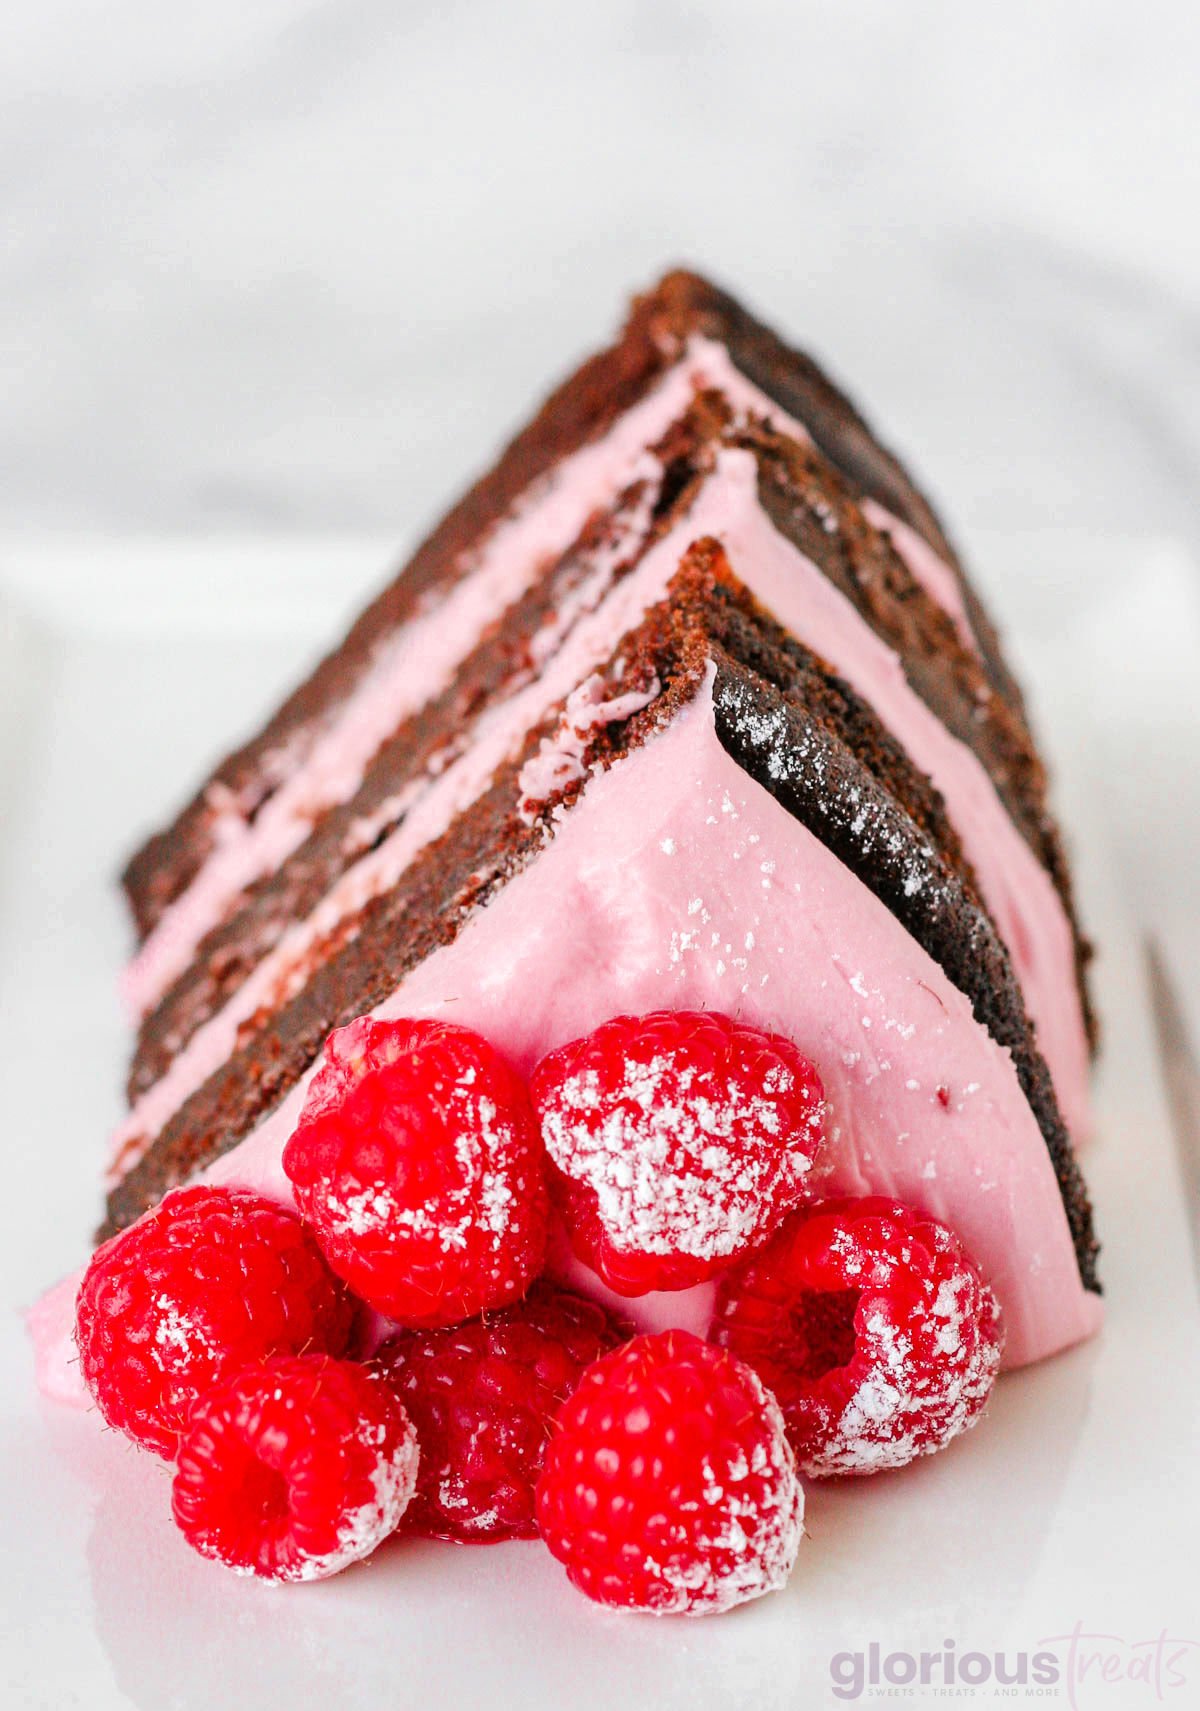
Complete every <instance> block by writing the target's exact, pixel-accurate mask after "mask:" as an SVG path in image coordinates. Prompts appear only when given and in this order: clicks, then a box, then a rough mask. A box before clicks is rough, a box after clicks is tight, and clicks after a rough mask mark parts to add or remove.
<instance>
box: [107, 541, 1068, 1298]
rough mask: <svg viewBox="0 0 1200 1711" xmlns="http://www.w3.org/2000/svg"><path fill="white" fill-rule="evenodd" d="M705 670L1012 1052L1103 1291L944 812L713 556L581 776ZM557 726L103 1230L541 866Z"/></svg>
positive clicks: (237, 1072)
mask: <svg viewBox="0 0 1200 1711" xmlns="http://www.w3.org/2000/svg"><path fill="white" fill-rule="evenodd" d="M710 663H711V664H712V665H715V667H716V680H715V687H714V705H715V707H716V709H717V711H718V718H719V731H720V735H721V741H722V743H723V744H724V745H725V746H726V748H727V749H728V752H730V753H731V754H733V755H734V757H735V758H736V759H737V760H738V762H739V764H740V765H742V766H743V767H744V768H745V770H746V771H747V772H748V773H750V775H751V776H753V777H756V778H758V779H759V781H760V782H761V783H763V784H764V785H765V786H766V788H767V789H769V790H771V791H772V793H773V794H775V795H776V796H777V798H778V799H779V800H780V801H781V802H782V803H783V805H784V806H785V807H786V808H787V809H788V811H789V812H790V813H792V814H793V815H794V816H795V817H796V818H797V819H799V820H801V821H803V823H804V824H805V825H806V826H807V827H808V828H809V830H810V831H812V832H813V833H814V834H815V835H816V836H817V837H818V838H819V839H820V840H821V841H822V842H823V843H825V844H826V845H827V847H829V848H831V849H833V850H834V851H835V853H836V854H837V855H838V856H839V858H840V859H841V860H842V861H843V862H844V863H845V865H846V866H847V867H849V868H850V869H851V870H852V871H854V872H855V873H856V874H857V875H858V877H859V878H860V879H861V880H863V882H864V883H865V884H866V885H867V886H868V888H869V889H870V890H872V891H873V892H874V893H875V895H876V896H877V897H879V899H880V900H881V901H882V902H883V903H884V904H885V905H886V906H887V907H888V908H889V909H891V910H892V912H893V913H894V914H895V915H896V916H897V918H898V919H900V920H901V921H902V923H903V924H904V925H905V926H906V928H907V929H908V931H909V932H911V934H912V936H913V937H914V938H915V939H916V940H917V941H918V943H920V944H921V945H922V946H923V947H924V949H925V950H926V951H927V952H928V953H929V955H930V956H932V957H933V958H934V959H935V960H936V961H938V962H939V963H940V964H941V965H942V967H943V968H945V969H946V971H947V974H948V975H949V976H950V978H951V979H952V980H953V981H954V983H955V984H956V985H958V986H959V989H960V990H961V991H963V992H964V993H965V994H966V995H967V996H968V998H969V999H970V1001H971V1003H972V1006H973V1007H974V1009H975V1013H976V1016H977V1018H978V1020H979V1021H980V1023H981V1024H982V1025H983V1026H984V1027H986V1028H987V1029H988V1030H989V1031H990V1032H992V1035H993V1038H995V1039H996V1040H997V1041H999V1043H1001V1044H1003V1045H1005V1046H1007V1047H1008V1048H1009V1050H1010V1051H1011V1052H1012V1054H1013V1058H1014V1061H1015V1062H1016V1063H1017V1067H1018V1074H1019V1075H1020V1076H1021V1080H1022V1086H1023V1087H1026V1091H1027V1096H1028V1097H1029V1099H1030V1103H1031V1106H1032V1107H1033V1109H1034V1113H1035V1116H1036V1117H1037V1119H1038V1122H1039V1125H1040V1126H1041V1127H1042V1132H1043V1134H1044V1135H1045V1138H1046V1142H1047V1146H1048V1149H1049V1152H1050V1156H1051V1159H1052V1161H1053V1162H1054V1165H1055V1169H1056V1172H1057V1174H1058V1180H1059V1183H1060V1187H1061V1190H1062V1193H1063V1198H1064V1203H1065V1205H1066V1207H1067V1211H1068V1216H1069V1218H1070V1219H1071V1228H1072V1232H1073V1236H1074V1240H1075V1246H1076V1253H1077V1257H1078V1260H1079V1266H1080V1272H1081V1275H1082V1277H1083V1278H1084V1281H1085V1282H1086V1283H1087V1284H1088V1286H1089V1287H1092V1286H1094V1264H1093V1261H1094V1243H1093V1241H1092V1237H1091V1233H1090V1224H1089V1222H1088V1216H1087V1208H1086V1198H1085V1197H1084V1196H1083V1193H1082V1188H1081V1186H1080V1185H1079V1183H1078V1180H1077V1177H1076V1176H1075V1175H1074V1174H1073V1170H1074V1167H1073V1164H1072V1161H1071V1156H1070V1150H1069V1147H1068V1146H1067V1145H1066V1142H1065V1137H1064V1136H1063V1135H1062V1131H1061V1124H1058V1123H1057V1113H1056V1108H1055V1105H1054V1098H1053V1094H1052V1092H1051V1091H1050V1088H1049V1081H1048V1078H1047V1077H1046V1074H1045V1070H1044V1066H1041V1065H1040V1059H1039V1058H1038V1056H1037V1052H1036V1047H1035V1046H1034V1043H1033V1039H1032V1033H1031V1030H1030V1028H1029V1025H1028V1022H1027V1021H1026V1020H1025V1017H1024V1011H1023V1009H1022V1007H1021V1003H1020V998H1019V994H1017V992H1016V987H1015V983H1014V981H1013V977H1012V973H1011V968H1010V967H1009V965H1008V962H1007V957H1006V953H1005V952H1004V951H1003V949H1002V947H1001V946H1000V945H999V941H998V939H997V938H996V935H995V933H994V931H993V930H992V928H991V925H990V922H989V921H988V919H987V916H986V914H985V912H984V911H983V910H982V908H981V906H980V904H979V902H978V899H977V897H976V895H975V891H974V886H973V882H972V877H971V875H970V873H969V871H968V870H967V869H966V867H965V864H964V862H963V859H962V855H961V850H960V849H959V847H958V844H957V840H956V838H955V836H954V834H953V832H952V830H951V828H950V827H949V825H948V823H947V820H946V817H945V812H944V807H943V805H942V803H941V802H940V800H939V799H938V797H937V795H936V792H934V791H933V790H932V787H931V786H930V784H929V782H928V780H927V779H925V778H924V776H923V775H922V774H921V773H919V772H918V771H917V770H916V769H915V768H914V767H912V765H911V763H910V762H909V761H908V760H907V758H906V756H905V755H904V753H903V751H902V750H901V749H900V748H899V746H898V745H897V744H896V743H895V742H894V741H893V740H892V738H891V737H890V736H889V735H888V733H887V731H886V730H885V729H884V728H883V727H882V726H881V725H880V724H879V722H878V721H877V720H876V719H875V716H874V715H873V713H872V712H871V711H870V709H869V708H868V707H867V706H866V705H865V704H864V703H862V702H861V700H859V699H858V698H857V697H856V696H855V695H854V694H853V692H852V691H850V690H849V688H848V686H847V685H845V684H844V683H842V682H841V681H840V680H839V679H837V678H836V677H835V676H834V675H833V674H832V673H831V672H830V671H828V670H827V668H825V667H823V666H822V665H821V663H820V662H819V661H818V660H817V659H816V658H815V657H814V656H813V655H812V654H811V653H809V652H808V651H807V650H805V649H803V648H802V647H801V646H800V645H799V644H798V643H796V642H794V641H792V640H790V639H789V638H788V637H787V636H786V635H785V633H784V632H783V631H781V630H780V629H779V628H778V626H776V625H774V623H773V622H772V621H771V620H770V619H769V618H768V617H767V616H766V615H765V614H764V613H763V612H762V611H761V610H759V609H757V608H756V607H755V606H754V603H753V602H752V601H751V600H750V599H749V597H748V596H747V595H746V594H745V592H744V590H742V589H741V587H740V585H739V584H737V583H736V581H735V580H734V579H733V578H732V577H731V576H730V575H729V573H728V571H727V570H726V569H725V567H724V564H723V558H722V555H721V553H720V549H719V548H717V547H715V545H711V544H709V545H705V546H702V547H700V548H698V549H697V550H695V551H694V552H693V553H692V554H691V555H689V561H688V563H687V565H686V567H685V569H684V570H683V571H682V572H681V573H680V575H679V576H678V577H677V578H676V580H675V582H674V583H673V585H672V589H671V593H670V597H669V599H668V600H667V601H665V602H664V603H663V604H662V605H661V606H659V607H657V608H655V609H654V610H653V611H652V612H651V613H649V614H648V615H647V617H646V618H645V620H644V621H643V622H642V623H641V625H640V626H639V627H638V629H637V630H636V632H634V633H632V634H631V635H629V636H627V637H626V638H625V639H624V641H623V642H622V644H621V647H620V649H619V652H618V654H617V655H616V656H615V657H614V659H613V660H612V661H611V662H610V665H609V668H608V670H607V672H606V673H605V674H604V675H605V679H606V682H607V683H608V685H609V686H610V688H611V690H612V693H613V694H614V695H618V694H625V693H627V692H628V691H629V690H630V689H631V688H640V689H643V690H646V689H648V688H649V687H650V686H651V685H657V693H656V694H655V696H654V699H653V700H652V701H651V703H650V704H649V706H647V707H646V708H645V709H644V710H643V711H640V712H638V713H636V714H634V715H633V716H632V717H631V718H629V719H627V720H623V721H620V722H614V723H611V724H608V725H605V726H603V727H601V728H600V729H599V730H598V731H596V732H595V733H594V734H593V740H592V741H591V744H590V747H589V750H588V755H587V759H588V764H589V766H591V767H593V768H596V767H604V766H609V765H614V764H620V761H621V760H622V758H623V757H625V756H626V755H628V754H630V753H631V752H632V751H633V750H635V749H636V748H638V747H639V746H640V745H641V744H642V743H643V742H644V741H645V740H646V738H647V737H648V736H649V735H651V734H652V733H653V732H654V731H656V730H657V729H659V728H660V727H662V726H663V725H665V724H667V723H669V721H670V720H671V718H672V717H673V716H674V714H675V713H676V712H677V711H678V710H679V708H680V707H681V706H682V705H683V703H685V702H686V701H688V700H689V699H691V698H692V697H693V696H694V695H695V693H696V690H697V687H698V684H699V683H700V681H701V679H702V678H703V676H704V673H705V672H706V670H707V669H708V668H709V665H710ZM557 724H558V719H557V718H555V719H551V720H549V721H547V723H546V724H545V725H543V726H542V727H541V728H540V729H539V730H537V731H534V732H531V733H530V736H529V738H528V741H527V743H526V745H525V748H524V751H523V753H522V755H521V756H520V757H519V759H518V761H516V762H514V763H510V764H509V765H507V766H506V767H504V768H502V769H501V771H500V772H499V773H498V774H497V775H496V778H495V779H494V781H493V783H492V785H491V787H490V789H489V790H488V791H487V792H486V793H485V794H484V795H483V796H482V797H481V798H479V799H478V800H477V801H476V802H475V803H473V804H472V805H471V806H470V807H469V808H468V809H466V810H465V811H464V812H463V813H462V814H461V815H460V816H459V817H458V819H457V820H456V821H455V822H454V824H453V825H452V826H451V827H450V829H449V830H448V831H447V832H446V834H445V835H444V836H443V837H442V838H441V839H440V840H439V841H438V842H437V843H436V844H433V845H431V846H429V847H428V848H426V849H425V850H424V851H423V852H422V853H421V855H420V856H419V857H418V858H417V860H416V861H415V862H414V863H413V864H412V866H411V868H410V869H409V871H408V872H406V873H405V875H404V877H403V879H402V881H401V883H400V884H399V885H398V886H397V887H396V888H395V889H394V890H392V891H391V892H389V893H387V894H386V895H384V896H381V897H378V898H376V899H375V900H374V901H373V902H372V903H371V904H369V905H368V906H367V908H366V909H365V910H364V911H363V913H362V915H361V917H360V918H359V919H358V920H357V921H355V922H354V923H353V924H352V927H350V928H348V930H347V931H345V932H344V933H339V935H338V942H337V943H336V944H334V945H331V946H330V947H328V954H327V955H321V956H319V957H318V958H317V959H316V963H315V966H314V970H313V973H312V975H311V977H310V979H309V980H308V983H307V985H306V986H305V987H304V989H303V990H302V991H301V992H300V993H299V994H298V995H297V996H296V997H295V998H293V999H292V1001H291V1002H290V1003H288V1004H287V1005H286V1007H285V1008H284V1009H283V1010H281V1011H280V1012H279V1013H278V1014H277V1015H275V1016H272V1017H271V1018H269V1019H268V1020H267V1021H265V1023H264V1024H263V1026H262V1027H261V1028H259V1029H257V1030H256V1031H255V1032H254V1034H253V1035H252V1037H251V1038H249V1039H247V1040H246V1041H245V1042H244V1044H243V1045H242V1046H241V1047H240V1049H239V1050H238V1051H237V1052H236V1053H235V1054H234V1055H233V1056H232V1057H231V1058H230V1059H229V1060H228V1061H227V1062H226V1063H225V1064H224V1065H223V1066H222V1067H221V1069H220V1070H219V1071H218V1072H217V1074H215V1075H214V1076H212V1077H211V1078H210V1079H209V1081H208V1082H206V1083H205V1085H204V1086H203V1087H201V1088H200V1089H199V1090H198V1091H197V1092H196V1093H195V1094H194V1095H193V1096H192V1097H191V1098H190V1099H189V1100H188V1101H187V1102H186V1104H185V1105H184V1106H183V1107H181V1109H180V1110H179V1111H178V1112H177V1113H176V1114H175V1116H174V1117H173V1118H172V1119H171V1121H170V1122H169V1123H168V1124H167V1126H166V1127H165V1128H164V1130H163V1131H162V1133H161V1134H160V1135H159V1137H158V1139H157V1140H156V1142H155V1143H154V1144H153V1146H152V1147H151V1148H150V1150H149V1152H148V1153H147V1154H146V1155H145V1157H144V1158H143V1159H142V1160H141V1161H140V1163H139V1164H137V1165H136V1166H135V1167H134V1169H133V1170H132V1171H131V1172H130V1173H129V1175H128V1176H126V1177H125V1179H124V1180H123V1181H122V1182H121V1183H120V1184H119V1186H118V1187H117V1188H116V1189H115V1191H114V1192H113V1194H112V1196H111V1198H110V1201H109V1226H108V1227H109V1228H110V1229H115V1228H119V1227H122V1226H123V1225H125V1224H127V1223H128V1222H130V1221H131V1220H132V1219H133V1218H134V1217H136V1216H137V1215H138V1213H139V1212H140V1211H142V1210H143V1209H144V1208H145V1207H146V1206H148V1205H150V1204H152V1203H153V1202H154V1201H155V1200H156V1199H157V1198H158V1197H159V1196H160V1195H161V1194H162V1193H163V1192H164V1191H165V1190H166V1189H167V1188H169V1187H171V1186H173V1185H174V1184H176V1183H178V1182H181V1181H184V1180H186V1179H187V1178H188V1177H189V1176H191V1175H192V1174H194V1173H195V1172H196V1170H198V1169H199V1168H201V1167H202V1166H203V1165H204V1164H206V1163H207V1162H209V1161H210V1160H212V1159H213V1158H214V1157H216V1156H218V1155H219V1154H220V1153H222V1152H224V1151H225V1150H227V1149H228V1148H230V1147H232V1146H233V1145H235V1144H236V1143H237V1141H238V1140H239V1139H241V1138H242V1137H243V1136H245V1135H246V1134H247V1133H248V1132H249V1130H250V1129H251V1128H253V1127H254V1126H255V1125H256V1124H257V1122H258V1121H259V1120H260V1119H261V1118H262V1117H264V1116H265V1115H266V1114H267V1113H268V1112H269V1111H270V1110H271V1109H272V1108H273V1107H274V1105H275V1104H276V1103H277V1102H278V1101H279V1099H280V1098H281V1097H282V1096H283V1095H284V1093H285V1092H286V1091H287V1090H288V1089H289V1088H290V1087H292V1086H293V1085H294V1084H295V1082H296V1081H297V1080H298V1079H299V1078H300V1077H301V1076H302V1075H303V1073H304V1071H305V1069H306V1068H307V1067H308V1065H309V1064H310V1063H311V1062H312V1061H313V1060H314V1059H315V1057H316V1056H317V1054H318V1053H319V1052H320V1050H321V1048H322V1046H323V1043H324V1040H325V1038H326V1037H327V1035H328V1033H329V1031H330V1029H331V1028H333V1027H335V1026H338V1025H340V1024H342V1023H344V1022H346V1021H348V1020H350V1019H351V1018H352V1017H353V1016H356V1015H359V1014H361V1013H362V1012H364V1011H365V1010H367V1009H370V1008H372V1007H373V1006H374V1005H376V1004H378V1003H380V1002H382V1001H383V1000H384V999H385V998H386V997H387V996H389V995H390V994H391V993H392V992H393V991H394V990H395V989H396V987H397V986H398V985H399V983H400V981H401V980H402V978H403V976H404V975H405V973H406V972H407V971H409V970H410V969H413V968H415V967H416V965H417V964H418V963H420V962H421V961H422V960H423V959H424V958H426V957H427V956H429V955H430V954H431V953H432V951H433V950H435V949H436V948H437V947H438V946H439V945H442V944H445V943H448V942H449V941H450V940H451V939H453V938H454V937H455V935H456V934H457V933H458V931H459V930H460V928H461V926H462V924H463V923H464V922H465V921H466V920H467V919H469V918H470V917H471V916H472V915H473V914H474V912H475V911H476V910H477V909H478V908H480V907H481V906H482V905H484V904H486V902H487V901H488V900H489V899H490V898H491V897H492V896H494V895H495V894H496V893H497V892H498V891H499V890H500V889H501V888H502V887H503V886H504V885H505V884H506V883H507V882H508V881H509V880H510V879H511V878H512V877H513V876H514V875H515V874H516V873H517V872H519V871H520V870H521V869H522V868H524V867H525V866H526V865H527V864H528V863H529V862H530V861H531V860H533V859H534V858H535V857H536V853H537V851H538V849H539V848H540V847H541V845H542V843H543V842H544V841H545V840H546V839H547V838H549V837H550V836H551V835H552V827H551V820H550V815H551V810H552V809H553V808H554V807H556V806H561V802H569V801H570V800H571V799H572V798H573V797H574V796H575V795H576V794H577V793H578V791H579V789H580V788H581V787H582V781H581V780H578V779H576V780H574V781H572V782H571V783H570V784H568V786H567V787H566V790H565V792H564V794H563V797H562V798H561V802H560V803H556V802H555V801H554V799H550V800H547V801H544V802H540V803H537V804H535V805H534V811H533V812H531V811H530V803H529V801H528V799H527V797H526V794H525V792H524V791H523V789H522V785H521V771H522V767H523V766H524V764H525V763H526V762H528V761H529V760H530V759H531V758H532V757H534V756H535V755H536V754H537V753H538V750H539V746H540V743H541V740H542V739H543V738H545V737H548V736H550V735H552V734H553V732H554V730H555V729H556V728H557ZM854 793H857V796H855V794H854ZM855 801H857V804H858V807H857V808H856V809H854V810H853V811H852V809H851V803H852V802H855ZM902 911H903V912H902ZM1056 1125H1057V1126H1056Z"/></svg>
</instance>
